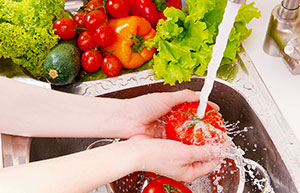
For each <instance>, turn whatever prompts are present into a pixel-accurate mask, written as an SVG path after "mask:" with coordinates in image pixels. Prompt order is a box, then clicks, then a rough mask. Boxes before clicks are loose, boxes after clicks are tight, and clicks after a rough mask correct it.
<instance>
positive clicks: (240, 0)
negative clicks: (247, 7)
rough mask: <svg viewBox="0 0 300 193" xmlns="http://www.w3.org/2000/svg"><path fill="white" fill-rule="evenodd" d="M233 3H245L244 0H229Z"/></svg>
mask: <svg viewBox="0 0 300 193" xmlns="http://www.w3.org/2000/svg"><path fill="white" fill-rule="evenodd" d="M229 1H231V2H233V3H238V4H243V3H246V0H229Z"/></svg>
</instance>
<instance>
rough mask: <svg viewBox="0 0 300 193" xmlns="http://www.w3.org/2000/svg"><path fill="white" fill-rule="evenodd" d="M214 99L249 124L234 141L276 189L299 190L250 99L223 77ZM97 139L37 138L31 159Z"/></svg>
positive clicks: (150, 87)
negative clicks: (250, 103) (267, 176)
mask: <svg viewBox="0 0 300 193" xmlns="http://www.w3.org/2000/svg"><path fill="white" fill-rule="evenodd" d="M203 82H204V81H203V78H199V77H194V78H192V81H191V82H186V83H183V84H177V85H176V86H169V85H164V84H163V82H162V81H154V82H153V83H151V84H147V85H141V86H135V87H132V88H127V89H122V90H118V91H114V92H109V93H106V94H102V95H99V96H101V97H111V98H132V97H136V96H140V95H143V94H148V93H153V92H162V91H167V92H168V91H176V90H181V89H186V88H187V89H191V90H200V89H201V87H202V85H203ZM210 100H211V101H214V102H215V103H217V104H218V105H219V106H220V108H221V111H220V112H221V113H222V115H223V117H224V119H225V120H226V121H228V122H229V123H237V127H236V129H235V131H236V132H234V133H238V131H239V130H240V131H242V130H244V128H248V131H247V132H241V133H240V134H233V135H232V137H233V140H234V143H235V144H236V145H238V146H240V147H241V148H242V149H243V150H244V151H245V156H244V157H246V158H249V159H251V160H254V161H256V162H258V163H259V164H260V165H261V166H263V167H264V168H265V169H266V170H267V172H268V173H269V175H270V178H271V181H272V187H273V189H274V190H275V192H282V193H286V192H297V189H296V186H295V184H294V183H293V180H292V178H291V175H290V174H289V171H288V170H287V168H286V166H285V164H284V162H283V160H282V159H281V156H280V154H279V152H278V151H277V149H276V147H275V146H274V143H273V142H272V139H271V138H270V136H269V135H268V132H267V130H266V129H265V127H264V125H263V124H262V122H261V121H260V119H259V117H258V115H257V114H256V113H255V112H254V110H253V109H252V108H251V106H250V105H249V104H248V102H247V100H246V99H245V98H244V97H243V96H242V95H241V94H240V93H239V92H238V91H236V90H235V89H233V88H232V87H231V86H230V85H229V84H227V83H224V82H222V81H216V82H215V84H214V89H213V92H212V93H211V95H210ZM95 140H97V139H66V138H65V139H64V138H62V139H61V138H52V139H51V138H50V139H47V138H33V139H32V143H31V151H30V161H37V160H43V159H48V158H53V157H57V156H61V155H66V154H70V153H73V152H78V151H83V150H85V149H86V148H87V146H88V145H89V144H91V143H92V142H93V141H95ZM278 181H279V182H280V183H279V182H278ZM245 191H246V192H247V191H250V192H255V191H256V190H254V189H253V190H252V187H251V186H249V187H247V186H246V189H245Z"/></svg>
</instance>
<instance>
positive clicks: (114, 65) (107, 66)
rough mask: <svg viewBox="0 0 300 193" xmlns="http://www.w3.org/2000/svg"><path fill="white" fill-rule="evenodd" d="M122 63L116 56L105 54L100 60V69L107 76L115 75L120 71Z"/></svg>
mask: <svg viewBox="0 0 300 193" xmlns="http://www.w3.org/2000/svg"><path fill="white" fill-rule="evenodd" d="M121 68H122V63H121V61H120V60H119V58H118V57H117V56H114V55H109V56H105V57H104V58H103V61H102V71H103V72H104V74H106V75H107V76H109V77H113V76H117V75H118V74H119V73H120V72H121Z"/></svg>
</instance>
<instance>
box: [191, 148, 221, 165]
mask: <svg viewBox="0 0 300 193" xmlns="http://www.w3.org/2000/svg"><path fill="white" fill-rule="evenodd" d="M187 146H188V148H189V150H190V159H191V161H192V162H199V161H200V162H204V161H210V160H214V159H222V158H223V151H224V148H223V145H221V144H220V145H219V146H210V145H205V146H192V145H187Z"/></svg>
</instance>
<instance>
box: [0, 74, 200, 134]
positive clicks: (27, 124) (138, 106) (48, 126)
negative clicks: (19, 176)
mask: <svg viewBox="0 0 300 193" xmlns="http://www.w3.org/2000/svg"><path fill="white" fill-rule="evenodd" d="M0 88H1V90H2V91H3V92H1V94H0V107H1V108H0V133H6V134H13V135H23V136H30V137H120V138H129V137H132V136H134V135H137V134H150V135H154V133H155V132H156V133H158V135H159V134H160V132H159V129H158V128H157V127H155V123H156V120H157V119H158V118H160V117H161V116H163V115H165V114H166V113H168V112H169V111H170V110H171V108H172V107H173V106H175V105H177V104H180V103H183V102H186V101H196V100H199V94H196V93H195V92H192V91H188V90H183V91H179V92H171V93H155V94H149V95H143V96H140V97H137V98H133V99H127V100H122V99H111V98H100V97H87V96H79V95H73V94H67V93H62V92H58V91H54V90H48V89H44V88H39V87H36V86H32V85H27V84H24V83H20V82H17V81H14V80H10V79H8V78H4V77H0ZM154 131H155V132H154Z"/></svg>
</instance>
